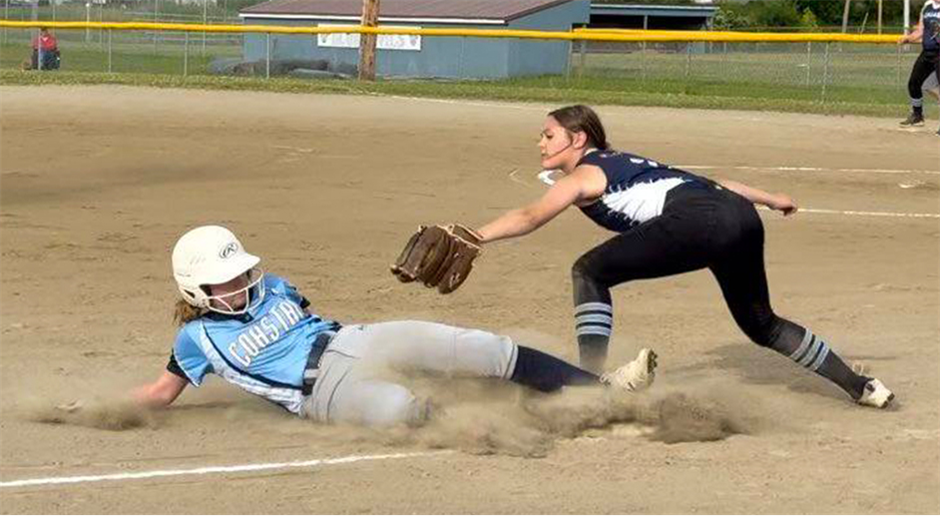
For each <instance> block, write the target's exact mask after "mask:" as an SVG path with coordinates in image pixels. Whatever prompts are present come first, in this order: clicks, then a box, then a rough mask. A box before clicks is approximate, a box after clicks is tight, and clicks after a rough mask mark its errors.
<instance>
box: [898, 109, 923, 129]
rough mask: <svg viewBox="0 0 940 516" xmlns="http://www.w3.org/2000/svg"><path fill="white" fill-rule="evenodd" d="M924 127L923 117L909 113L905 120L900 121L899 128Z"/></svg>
mask: <svg viewBox="0 0 940 516" xmlns="http://www.w3.org/2000/svg"><path fill="white" fill-rule="evenodd" d="M922 125H924V115H923V114H920V113H913V112H912V113H911V114H910V115H907V118H905V119H904V120H902V121H901V127H920V126H922Z"/></svg>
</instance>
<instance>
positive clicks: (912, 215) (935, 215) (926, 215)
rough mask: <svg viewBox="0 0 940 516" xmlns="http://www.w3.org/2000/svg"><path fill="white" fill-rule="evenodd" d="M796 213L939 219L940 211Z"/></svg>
mask: <svg viewBox="0 0 940 516" xmlns="http://www.w3.org/2000/svg"><path fill="white" fill-rule="evenodd" d="M758 209H760V210H766V211H771V209H770V208H768V207H766V206H758ZM797 213H822V214H826V215H855V216H860V217H908V218H913V219H940V213H903V212H902V213H897V212H892V211H856V210H827V209H825V208H799V209H798V210H797Z"/></svg>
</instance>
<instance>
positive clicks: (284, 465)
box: [0, 450, 453, 488]
mask: <svg viewBox="0 0 940 516" xmlns="http://www.w3.org/2000/svg"><path fill="white" fill-rule="evenodd" d="M446 453H453V452H451V451H449V450H444V451H436V452H417V453H391V454H387V455H351V456H348V457H338V458H335V459H313V460H305V461H298V462H273V463H268V464H240V465H235V466H207V467H204V468H194V469H169V470H156V471H139V472H134V473H114V474H110V475H84V476H77V477H47V478H30V479H24V480H12V481H9V482H0V488H2V487H26V486H41V485H50V484H79V483H83V482H104V481H109V480H140V479H145V478H156V477H175V476H180V475H212V474H220V473H241V472H246V471H270V470H277V469H291V468H311V467H314V466H328V465H332V464H349V463H353V462H362V461H373V460H389V459H407V458H411V457H430V456H432V455H441V454H446Z"/></svg>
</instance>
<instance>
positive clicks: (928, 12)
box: [920, 0, 940, 52]
mask: <svg viewBox="0 0 940 516" xmlns="http://www.w3.org/2000/svg"><path fill="white" fill-rule="evenodd" d="M920 16H921V19H922V20H923V21H924V36H923V39H922V41H923V43H924V50H928V51H931V52H940V4H934V3H933V2H932V1H931V0H927V2H925V3H924V8H923V9H921V11H920Z"/></svg>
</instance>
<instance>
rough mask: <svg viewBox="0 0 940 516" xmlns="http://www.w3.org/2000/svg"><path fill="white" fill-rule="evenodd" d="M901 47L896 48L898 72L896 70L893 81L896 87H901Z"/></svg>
mask: <svg viewBox="0 0 940 516" xmlns="http://www.w3.org/2000/svg"><path fill="white" fill-rule="evenodd" d="M901 46H902V45H898V46H897V47H898V64H897V69H898V70H897V79H895V82H896V84H897V86H898V87H900V86H901Z"/></svg>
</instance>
